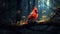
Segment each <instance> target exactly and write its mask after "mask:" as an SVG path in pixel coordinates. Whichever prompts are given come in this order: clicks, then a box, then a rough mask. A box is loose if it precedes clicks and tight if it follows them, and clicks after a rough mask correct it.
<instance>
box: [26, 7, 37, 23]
mask: <svg viewBox="0 0 60 34" xmlns="http://www.w3.org/2000/svg"><path fill="white" fill-rule="evenodd" d="M37 18H38V10H37V8H36V6H35V7H34V9H33V10H32V12H31V13H30V14H29V16H28V18H27V20H26V23H28V22H29V21H30V20H32V21H35V20H36V19H37Z"/></svg>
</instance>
